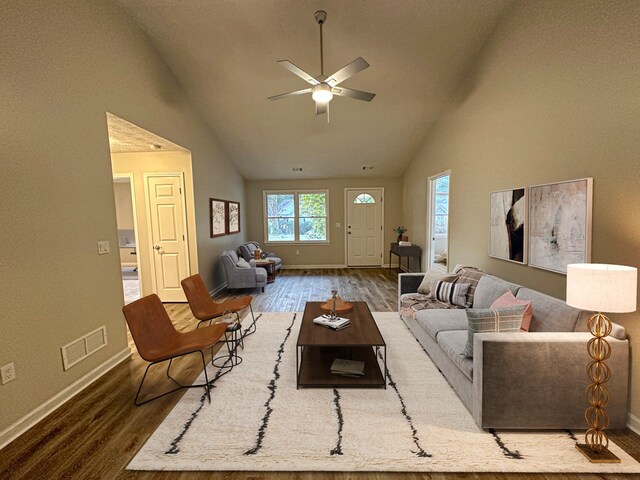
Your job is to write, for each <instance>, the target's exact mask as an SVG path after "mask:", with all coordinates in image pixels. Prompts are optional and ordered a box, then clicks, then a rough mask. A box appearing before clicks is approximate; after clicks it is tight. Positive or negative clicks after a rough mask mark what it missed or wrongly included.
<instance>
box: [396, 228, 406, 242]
mask: <svg viewBox="0 0 640 480" xmlns="http://www.w3.org/2000/svg"><path fill="white" fill-rule="evenodd" d="M393 231H394V232H396V234H397V235H398V243H400V241H401V240H402V236H403V235H404V232H406V231H407V227H403V226H399V227H396V228H394V229H393Z"/></svg>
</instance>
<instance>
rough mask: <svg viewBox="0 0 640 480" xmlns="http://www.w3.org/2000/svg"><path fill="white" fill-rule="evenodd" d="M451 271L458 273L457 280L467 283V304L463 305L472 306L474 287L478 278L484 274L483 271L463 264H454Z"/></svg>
mask: <svg viewBox="0 0 640 480" xmlns="http://www.w3.org/2000/svg"><path fill="white" fill-rule="evenodd" d="M453 273H457V274H458V275H460V278H458V282H460V283H468V284H469V290H467V304H466V305H465V307H468V308H472V307H473V297H474V295H475V292H476V287H477V286H478V282H479V281H480V278H481V277H482V275H484V272H483V271H482V270H480V269H479V268H476V267H465V266H464V265H456V267H455V268H454V270H453Z"/></svg>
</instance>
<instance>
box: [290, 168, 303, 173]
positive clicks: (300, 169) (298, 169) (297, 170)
mask: <svg viewBox="0 0 640 480" xmlns="http://www.w3.org/2000/svg"><path fill="white" fill-rule="evenodd" d="M291 170H293V171H294V172H301V171H302V167H293V168H292V169H291Z"/></svg>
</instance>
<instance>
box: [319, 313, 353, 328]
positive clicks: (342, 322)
mask: <svg viewBox="0 0 640 480" xmlns="http://www.w3.org/2000/svg"><path fill="white" fill-rule="evenodd" d="M313 323H315V324H316V325H321V326H323V327H327V328H332V329H333V330H342V329H343V328H347V327H348V326H349V325H351V322H350V321H349V319H348V318H342V317H336V318H331V317H330V316H329V315H321V316H319V317H316V318H314V319H313Z"/></svg>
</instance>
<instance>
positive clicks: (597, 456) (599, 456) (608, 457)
mask: <svg viewBox="0 0 640 480" xmlns="http://www.w3.org/2000/svg"><path fill="white" fill-rule="evenodd" d="M576 448H577V449H578V450H579V451H580V453H582V454H583V455H584V456H585V457H587V458H588V459H589V461H590V462H591V463H620V459H619V458H618V457H616V456H615V455H614V454H613V453H611V451H610V450H609V449H608V448H605V449H604V450H603V451H602V452H600V453H596V452H594V451H593V450H591V447H589V445H587V444H585V443H576Z"/></svg>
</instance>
